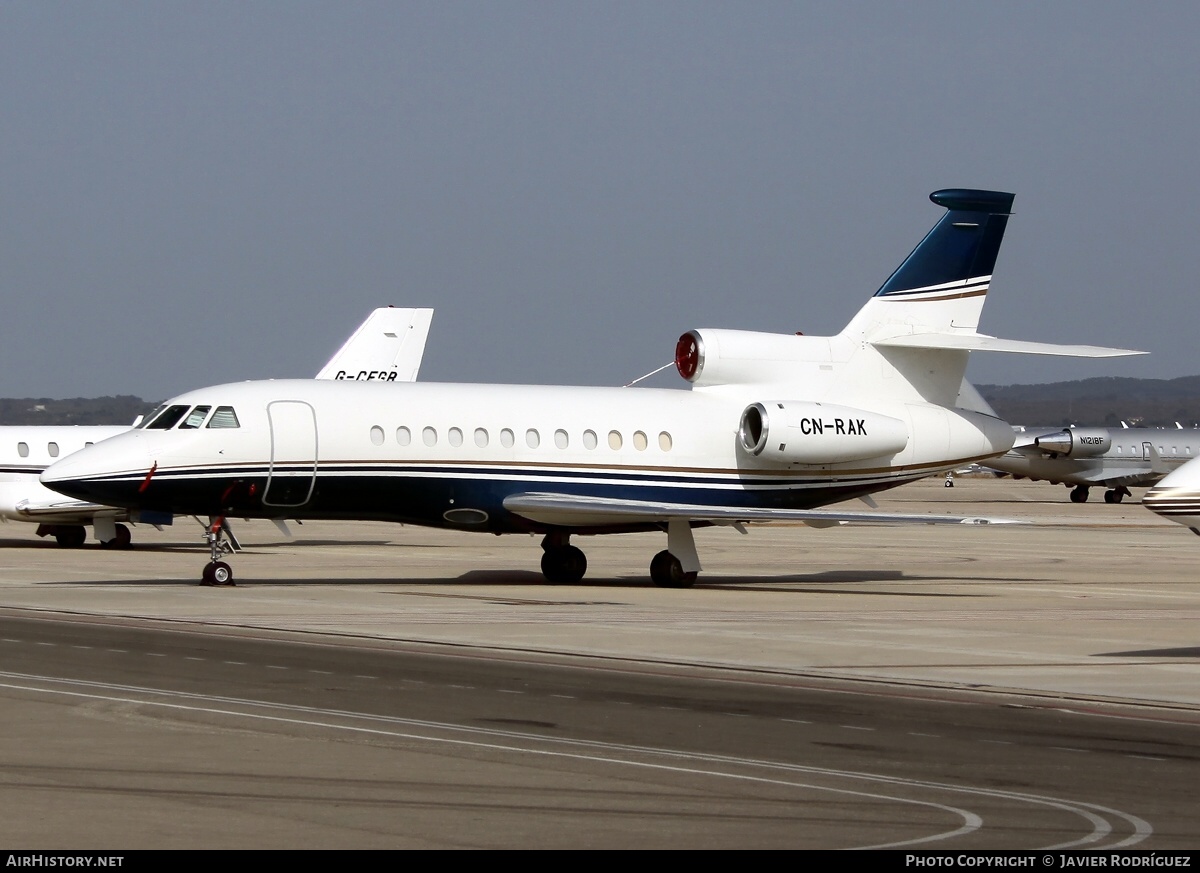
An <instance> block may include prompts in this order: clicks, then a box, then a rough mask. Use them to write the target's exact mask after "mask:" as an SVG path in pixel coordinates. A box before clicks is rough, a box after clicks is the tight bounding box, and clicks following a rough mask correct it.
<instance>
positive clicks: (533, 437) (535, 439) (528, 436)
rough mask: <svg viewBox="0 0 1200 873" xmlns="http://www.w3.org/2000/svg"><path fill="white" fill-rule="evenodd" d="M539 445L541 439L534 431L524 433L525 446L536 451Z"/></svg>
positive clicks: (531, 429)
mask: <svg viewBox="0 0 1200 873" xmlns="http://www.w3.org/2000/svg"><path fill="white" fill-rule="evenodd" d="M541 444H542V437H541V435H540V434H539V433H538V432H537V431H536V430H534V429H533V428H530V429H529V430H527V431H525V445H527V446H529V448H531V449H536V448H537V447H538V446H540V445H541Z"/></svg>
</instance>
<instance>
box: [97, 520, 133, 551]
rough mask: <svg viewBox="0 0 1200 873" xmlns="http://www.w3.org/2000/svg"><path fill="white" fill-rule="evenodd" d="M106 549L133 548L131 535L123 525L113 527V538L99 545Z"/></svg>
mask: <svg viewBox="0 0 1200 873" xmlns="http://www.w3.org/2000/svg"><path fill="white" fill-rule="evenodd" d="M100 545H101V546H103V547H104V548H106V549H128V548H131V547H132V546H133V534H131V533H130V532H129V528H127V527H126V526H125V525H123V524H118V525H115V526H114V533H113V538H112V539H111V540H105V541H104V542H102V543H100Z"/></svg>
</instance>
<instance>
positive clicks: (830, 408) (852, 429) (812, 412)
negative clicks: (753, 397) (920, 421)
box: [738, 400, 908, 464]
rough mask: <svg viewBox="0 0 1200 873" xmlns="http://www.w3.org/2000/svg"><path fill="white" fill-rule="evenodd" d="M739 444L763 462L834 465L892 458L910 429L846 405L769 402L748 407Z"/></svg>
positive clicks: (742, 420)
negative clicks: (885, 457)
mask: <svg viewBox="0 0 1200 873" xmlns="http://www.w3.org/2000/svg"><path fill="white" fill-rule="evenodd" d="M738 443H739V444H740V445H741V447H742V449H744V450H745V451H746V452H747V453H749V454H751V455H754V456H755V457H760V458H763V459H765V460H770V461H776V462H780V463H789V464H836V463H840V462H842V461H860V460H862V459H864V458H875V457H879V456H880V455H894V454H895V453H896V452H899V451H901V450H903V449H904V447H905V446H907V445H908V427H907V426H906V425H905V424H904V422H902V421H900V420H899V419H897V418H892V417H891V416H888V415H880V414H879V413H877V412H868V411H866V410H863V409H854V408H852V407H849V406H834V405H832V404H829V403H813V402H810V401H788V400H783V401H780V400H773V401H770V402H768V403H752V404H750V405H749V406H747V407H746V410H745V411H744V412H743V413H742V419H741V422H740V423H739V425H738Z"/></svg>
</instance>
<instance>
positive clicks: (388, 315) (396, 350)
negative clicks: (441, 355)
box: [317, 306, 433, 382]
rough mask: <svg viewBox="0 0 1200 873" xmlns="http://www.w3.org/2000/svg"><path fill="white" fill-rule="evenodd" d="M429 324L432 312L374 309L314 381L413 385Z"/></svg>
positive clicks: (425, 310)
mask: <svg viewBox="0 0 1200 873" xmlns="http://www.w3.org/2000/svg"><path fill="white" fill-rule="evenodd" d="M432 321H433V310H432V309H393V308H392V307H390V306H388V307H386V308H382V309H376V310H375V311H374V312H372V313H371V314H370V315H369V316H367V320H366V321H364V322H363V323H362V324H361V325H359V327H358V329H357V330H356V331H355V332H354V333H353V334H351V335H350V339H348V340H346V342H345V343H344V344H343V345H342V347H341V348H340V349H338V350H337V353H336V354H334V356H333V357H332V358H330V359H329V363H327V364H326V365H325V366H324V367H322V368H321V372H319V373H317V378H318V379H350V380H358V381H364V380H370V381H382V382H415V381H416V379H417V371H418V370H420V368H421V359H422V357H424V355H425V339H426V337H427V336H428V335H429V325H430V323H431V322H432Z"/></svg>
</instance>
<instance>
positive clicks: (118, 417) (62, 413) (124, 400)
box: [0, 394, 158, 425]
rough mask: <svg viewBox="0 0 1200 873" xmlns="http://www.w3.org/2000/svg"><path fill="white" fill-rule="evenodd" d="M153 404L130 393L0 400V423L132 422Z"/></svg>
mask: <svg viewBox="0 0 1200 873" xmlns="http://www.w3.org/2000/svg"><path fill="white" fill-rule="evenodd" d="M157 405H158V404H157V403H151V402H148V401H145V400H142V398H140V397H134V396H133V395H130V394H122V395H120V396H117V397H72V398H70V399H68V400H52V399H50V398H48V397H18V398H6V399H0V425H5V424H8V425H13V424H21V425H24V424H133V420H134V419H135V418H136V417H137V416H139V415H143V414H145V413H147V412H149V411H150V410H151V409H153V408H154V407H155V406H157Z"/></svg>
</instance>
